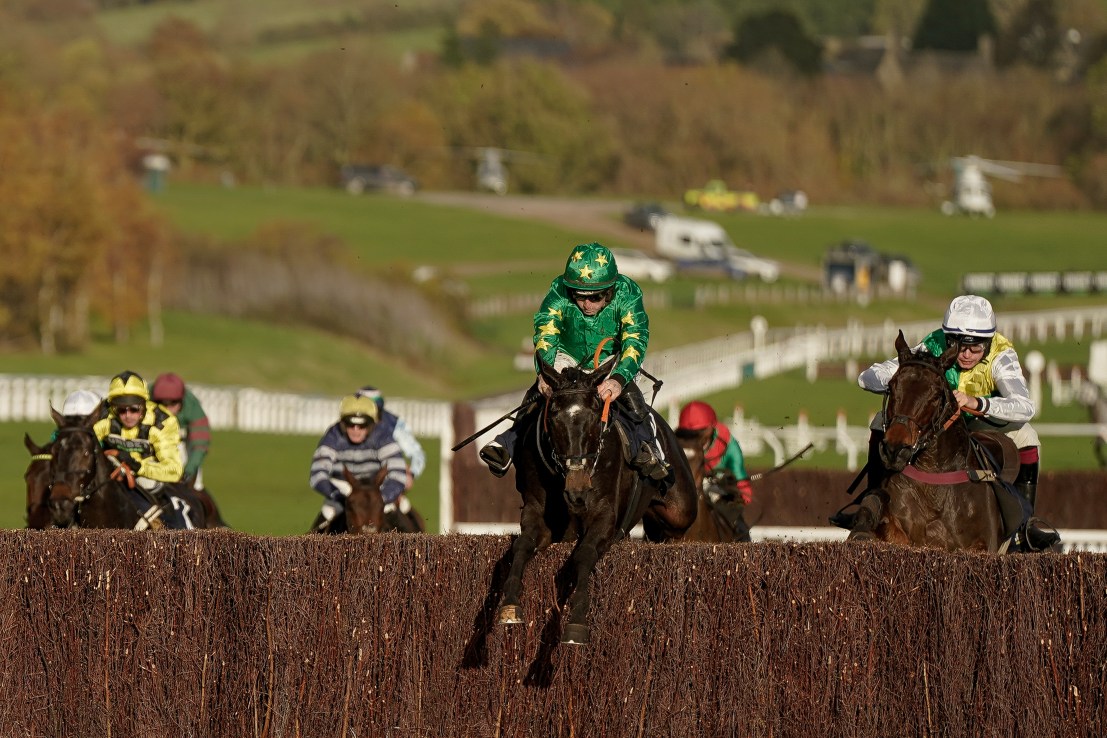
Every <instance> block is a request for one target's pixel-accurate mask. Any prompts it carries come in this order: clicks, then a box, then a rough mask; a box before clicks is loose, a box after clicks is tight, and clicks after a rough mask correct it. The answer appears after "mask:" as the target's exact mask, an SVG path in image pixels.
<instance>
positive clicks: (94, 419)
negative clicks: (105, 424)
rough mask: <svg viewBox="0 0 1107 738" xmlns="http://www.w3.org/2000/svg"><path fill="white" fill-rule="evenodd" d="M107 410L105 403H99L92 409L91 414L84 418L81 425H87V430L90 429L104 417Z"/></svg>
mask: <svg viewBox="0 0 1107 738" xmlns="http://www.w3.org/2000/svg"><path fill="white" fill-rule="evenodd" d="M107 410H108V406H107V405H106V404H105V403H103V402H101V403H100V404H99V405H97V406H96V407H94V408H93V409H92V412H90V413H89V414H88V415H86V416H85V419H84V422H83V423H82V425H87V426H88V427H89V428H91V427H92V426H94V425H96V424H97V423H98V422H100V420H101V418H103V417H104V415H105V414H106V413H107Z"/></svg>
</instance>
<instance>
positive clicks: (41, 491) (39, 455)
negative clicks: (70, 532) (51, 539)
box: [23, 433, 52, 529]
mask: <svg viewBox="0 0 1107 738" xmlns="http://www.w3.org/2000/svg"><path fill="white" fill-rule="evenodd" d="M23 445H24V446H25V447H26V448H27V451H29V452H30V454H31V463H29V464H28V465H27V471H26V472H24V473H23V481H24V483H25V484H26V485H27V527H28V528H37V529H42V528H48V527H49V526H50V511H49V510H48V509H47V507H46V488H47V487H48V486H49V484H50V476H49V475H50V460H51V458H52V456H51V454H50V444H47V445H45V446H39V445H38V444H37V443H35V442H34V441H32V440H31V437H30V436H29V435H28V434H26V433H24V434H23Z"/></svg>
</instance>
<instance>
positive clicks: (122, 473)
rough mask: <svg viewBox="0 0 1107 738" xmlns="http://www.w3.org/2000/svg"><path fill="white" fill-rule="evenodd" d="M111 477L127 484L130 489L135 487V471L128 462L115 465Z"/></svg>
mask: <svg viewBox="0 0 1107 738" xmlns="http://www.w3.org/2000/svg"><path fill="white" fill-rule="evenodd" d="M111 478H112V479H114V480H115V481H117V482H122V483H123V484H125V485H127V488H128V489H134V488H135V473H134V472H133V471H131V467H130V466H128V465H127V464H120V465H119V466H117V467H115V469H114V470H112V473H111Z"/></svg>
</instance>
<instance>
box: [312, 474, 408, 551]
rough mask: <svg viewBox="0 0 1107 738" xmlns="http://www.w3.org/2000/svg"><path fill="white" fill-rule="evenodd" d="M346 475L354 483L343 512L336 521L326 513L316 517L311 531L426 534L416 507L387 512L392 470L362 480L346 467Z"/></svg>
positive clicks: (351, 485)
mask: <svg viewBox="0 0 1107 738" xmlns="http://www.w3.org/2000/svg"><path fill="white" fill-rule="evenodd" d="M342 476H343V477H345V479H346V482H347V483H348V484H349V485H350V494H349V495H347V496H346V499H345V502H344V507H345V510H344V511H343V512H342V514H340V515H338V516H337V517H335V518H334V520H330V521H327V520H324V519H323V517H322V515H320V516H319V517H317V518H316V522H315V525H314V526H312V529H311V530H310V531H309V532H310V533H332V534H339V533H390V532H393V531H395V532H398V533H425V532H426V531H427V524H426V522H425V521H424V520H423V516H422V515H420V514H419V511H418V510H416V509H415V508H414V507H412V508H411V509H409V510H408V511H407V512H402V511H400V510H395V511H392V512H389V513H385V509H384V508H385V505H384V498H383V497H382V496H381V484H383V483H384V480H385V477H387V476H388V469H386V468H384V467H381V470H380V471H379V472H378V473H377V475H376V476H375V477H373V478H371V479H358V478H357V477H355V476H354V475H353V474H352V473H351V472H350V470H349V469H345V468H344V469H343V470H342Z"/></svg>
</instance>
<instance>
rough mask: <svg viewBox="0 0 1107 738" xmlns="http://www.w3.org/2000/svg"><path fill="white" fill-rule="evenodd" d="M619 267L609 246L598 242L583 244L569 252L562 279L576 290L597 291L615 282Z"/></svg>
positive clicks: (566, 284)
mask: <svg viewBox="0 0 1107 738" xmlns="http://www.w3.org/2000/svg"><path fill="white" fill-rule="evenodd" d="M618 277H619V268H618V267H617V266H616V265H615V257H614V256H612V254H611V252H610V251H609V250H608V248H607V247H606V246H604V245H602V244H598V243H586V244H581V245H580V246H577V247H576V248H574V249H573V252H572V253H571V254H569V261H567V262H566V263H565V274H564V276H563V277H562V280H563V281H564V282H565V286H566V287H570V288H572V289H574V290H581V291H589V292H597V291H599V290H604V289H607V288H608V287H610V286H611V285H613V284H615V280H616V279H618Z"/></svg>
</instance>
